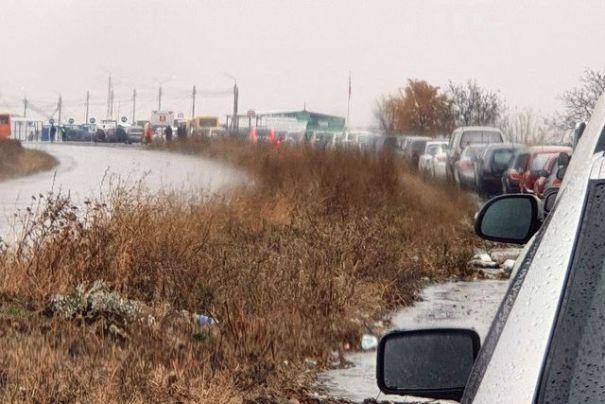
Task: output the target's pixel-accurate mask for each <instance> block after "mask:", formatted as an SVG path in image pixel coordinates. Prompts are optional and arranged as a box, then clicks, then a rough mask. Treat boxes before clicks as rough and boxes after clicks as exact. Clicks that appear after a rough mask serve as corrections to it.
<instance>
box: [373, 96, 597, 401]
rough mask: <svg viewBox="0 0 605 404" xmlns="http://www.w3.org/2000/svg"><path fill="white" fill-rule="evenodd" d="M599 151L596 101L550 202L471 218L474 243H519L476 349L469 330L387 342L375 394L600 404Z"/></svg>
mask: <svg viewBox="0 0 605 404" xmlns="http://www.w3.org/2000/svg"><path fill="white" fill-rule="evenodd" d="M604 151H605V96H602V97H601V99H600V101H599V103H598V104H597V106H596V108H595V110H594V113H593V115H592V118H591V120H590V123H589V124H588V126H587V127H586V129H585V130H584V133H583V135H582V137H581V140H580V141H579V143H578V145H577V148H576V150H575V152H574V155H573V157H572V159H571V162H570V163H569V165H568V166H567V167H566V168H565V177H564V179H563V183H562V184H561V188H560V189H559V191H558V193H554V194H553V195H552V197H551V198H550V199H547V200H545V201H544V202H542V201H540V200H538V199H537V198H536V197H535V196H534V195H529V194H509V195H503V196H499V197H496V198H494V199H491V200H490V201H488V202H487V203H485V204H484V206H483V207H482V208H481V210H480V211H479V213H478V215H477V217H476V222H475V231H476V232H477V233H478V234H479V235H480V236H481V237H483V238H484V239H487V240H493V241H500V242H508V243H516V244H524V243H526V245H525V248H524V250H523V253H522V254H521V256H520V257H519V259H518V260H517V263H516V265H515V268H514V269H513V276H512V277H511V281H510V286H509V289H508V291H507V293H506V295H505V296H504V299H503V301H502V303H501V306H500V308H499V310H498V312H497V314H496V317H495V318H494V320H493V323H492V326H491V328H490V331H489V333H488V334H487V337H486V338H485V341H482V343H481V345H482V346H481V348H480V349H479V345H480V341H479V337H478V335H477V333H476V332H475V331H474V330H461V329H439V330H435V329H429V330H413V331H395V332H393V333H390V334H387V335H385V336H384V337H383V339H382V340H381V342H380V344H379V349H378V366H377V379H378V385H379V387H380V388H381V390H382V391H384V392H386V393H391V394H409V395H415V396H422V397H431V398H445V399H454V400H461V401H462V402H463V403H471V402H472V403H494V402H497V403H585V402H587V403H594V402H602V400H603V399H604V398H605V157H604ZM553 201H555V202H554V204H553ZM546 206H548V209H545V207H546Z"/></svg>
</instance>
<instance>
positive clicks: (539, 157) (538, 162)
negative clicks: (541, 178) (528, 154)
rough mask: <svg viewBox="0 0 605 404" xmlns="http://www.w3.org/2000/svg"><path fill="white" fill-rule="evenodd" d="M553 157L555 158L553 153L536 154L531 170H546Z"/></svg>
mask: <svg viewBox="0 0 605 404" xmlns="http://www.w3.org/2000/svg"><path fill="white" fill-rule="evenodd" d="M552 156H553V154H552V153H549V154H546V153H544V154H536V155H535V156H534V159H533V160H532V162H531V167H530V170H532V171H540V170H544V168H545V166H546V163H547V162H548V159H550V158H551V157H552Z"/></svg>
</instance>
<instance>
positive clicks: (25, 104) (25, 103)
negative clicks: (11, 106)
mask: <svg viewBox="0 0 605 404" xmlns="http://www.w3.org/2000/svg"><path fill="white" fill-rule="evenodd" d="M23 118H27V97H24V98H23Z"/></svg>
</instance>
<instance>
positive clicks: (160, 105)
mask: <svg viewBox="0 0 605 404" xmlns="http://www.w3.org/2000/svg"><path fill="white" fill-rule="evenodd" d="M161 110H162V85H161V84H160V89H159V90H158V111H161Z"/></svg>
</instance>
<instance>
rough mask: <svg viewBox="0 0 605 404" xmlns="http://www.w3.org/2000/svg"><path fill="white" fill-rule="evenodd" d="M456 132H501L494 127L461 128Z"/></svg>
mask: <svg viewBox="0 0 605 404" xmlns="http://www.w3.org/2000/svg"><path fill="white" fill-rule="evenodd" d="M456 130H461V131H462V132H470V131H481V132H500V133H502V130H500V128H496V127H494V126H461V127H459V128H457V129H456Z"/></svg>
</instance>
